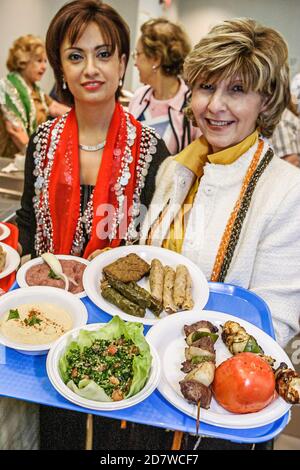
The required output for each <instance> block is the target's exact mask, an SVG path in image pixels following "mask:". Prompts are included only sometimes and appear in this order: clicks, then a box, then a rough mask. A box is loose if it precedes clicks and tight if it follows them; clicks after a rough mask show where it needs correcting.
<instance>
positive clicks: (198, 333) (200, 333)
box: [192, 331, 219, 343]
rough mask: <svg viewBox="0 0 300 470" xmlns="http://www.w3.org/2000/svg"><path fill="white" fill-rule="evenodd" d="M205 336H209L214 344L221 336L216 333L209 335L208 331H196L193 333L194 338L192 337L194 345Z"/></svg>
mask: <svg viewBox="0 0 300 470" xmlns="http://www.w3.org/2000/svg"><path fill="white" fill-rule="evenodd" d="M205 336H208V337H209V338H211V339H212V341H213V342H214V343H215V342H216V341H217V339H218V338H219V335H218V334H216V333H208V331H195V333H193V336H192V343H194V342H195V341H197V340H198V339H201V338H204V337H205Z"/></svg>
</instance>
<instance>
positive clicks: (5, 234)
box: [0, 222, 10, 241]
mask: <svg viewBox="0 0 300 470" xmlns="http://www.w3.org/2000/svg"><path fill="white" fill-rule="evenodd" d="M1 229H2V233H0V241H1V240H5V238H7V237H8V235H9V234H10V228H9V227H7V225H4V224H1V222H0V232H1Z"/></svg>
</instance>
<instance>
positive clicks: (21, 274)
mask: <svg viewBox="0 0 300 470" xmlns="http://www.w3.org/2000/svg"><path fill="white" fill-rule="evenodd" d="M55 256H56V257H57V258H58V259H64V260H71V261H78V262H79V263H81V264H85V265H86V266H88V265H89V264H90V262H89V261H88V260H87V259H84V258H79V257H78V256H71V255H55ZM42 263H44V260H43V258H41V257H39V258H34V259H31V260H30V261H27V263H25V264H23V266H21V267H20V269H19V270H18V272H17V278H16V280H17V283H18V285H19V286H20V287H30V286H28V284H27V282H26V274H27V271H28V269H30V268H32V266H36V265H37V264H42ZM49 287H50V286H49ZM74 295H76V297H79V298H80V299H81V298H82V297H85V296H86V293H85V291H84V290H83V291H82V292H79V293H78V294H74Z"/></svg>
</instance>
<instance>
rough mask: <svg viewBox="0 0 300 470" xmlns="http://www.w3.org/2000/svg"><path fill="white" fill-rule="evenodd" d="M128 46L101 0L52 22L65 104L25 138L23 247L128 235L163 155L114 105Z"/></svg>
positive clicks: (66, 249) (111, 240) (80, 244)
mask: <svg viewBox="0 0 300 470" xmlns="http://www.w3.org/2000/svg"><path fill="white" fill-rule="evenodd" d="M57 44H60V47H59V48H58V47H57ZM129 47H130V46H129V30H128V26H127V24H126V23H125V22H124V20H123V19H122V18H121V17H120V15H119V14H118V13H117V12H116V11H115V10H114V9H113V8H111V7H110V6H109V5H106V4H104V3H102V2H101V1H99V0H87V1H79V0H75V1H73V2H71V3H68V4H67V5H65V6H64V7H62V8H61V9H60V10H59V12H58V13H57V14H56V16H55V17H54V19H53V20H52V22H51V24H50V27H49V29H48V32H47V38H46V49H47V54H48V58H49V62H50V64H51V66H52V67H53V70H54V73H55V77H56V82H57V92H58V94H59V96H60V98H61V99H62V100H63V102H64V103H66V104H68V105H70V106H72V109H71V111H70V112H69V113H68V114H66V115H64V116H63V117H62V118H60V119H57V120H55V121H54V123H53V122H51V121H49V122H46V123H45V124H44V125H42V126H40V127H39V129H38V131H37V132H36V134H35V135H34V136H33V138H32V139H31V141H30V144H29V149H28V152H27V158H26V168H25V173H26V175H25V176H26V179H25V189H24V194H23V198H22V208H21V209H20V210H19V211H18V214H17V215H18V217H17V222H18V226H19V229H20V243H21V245H22V249H23V254H31V255H32V256H36V255H40V254H41V253H43V252H45V251H51V252H53V253H65V254H77V255H83V256H84V257H85V258H87V257H92V256H94V255H95V252H96V253H97V252H98V251H96V250H101V249H103V248H106V247H116V246H119V245H120V243H124V242H127V243H130V242H132V241H134V240H135V239H136V237H137V232H136V228H137V227H136V225H137V224H138V221H139V217H140V207H141V205H144V206H148V204H149V203H150V200H151V197H152V193H151V191H152V188H153V184H154V177H155V174H156V171H157V169H158V167H159V165H160V163H161V162H162V160H163V159H164V158H165V157H166V156H167V153H168V152H167V149H166V147H165V145H164V143H163V141H162V140H161V139H160V138H159V137H158V135H157V134H155V132H154V131H153V130H150V129H149V128H147V127H144V126H142V125H141V124H140V123H139V122H137V121H136V120H135V119H134V117H133V116H132V115H131V114H129V113H127V112H126V111H125V110H124V109H123V108H122V106H121V105H120V104H119V103H118V97H119V96H120V91H121V87H122V83H123V78H124V75H125V70H126V66H127V62H128V57H129ZM107 205H109V217H107V207H108V206H107ZM121 221H122V223H121Z"/></svg>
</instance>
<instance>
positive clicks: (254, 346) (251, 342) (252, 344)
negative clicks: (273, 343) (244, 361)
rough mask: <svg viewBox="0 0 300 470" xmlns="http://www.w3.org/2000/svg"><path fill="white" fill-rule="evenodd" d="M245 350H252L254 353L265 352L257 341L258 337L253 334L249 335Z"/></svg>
mask: <svg viewBox="0 0 300 470" xmlns="http://www.w3.org/2000/svg"><path fill="white" fill-rule="evenodd" d="M243 352H252V353H254V354H263V353H264V352H263V350H262V349H261V347H260V346H259V344H258V343H257V341H256V339H255V338H254V337H253V336H249V339H248V341H247V344H246V346H245V349H244V351H243Z"/></svg>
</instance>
